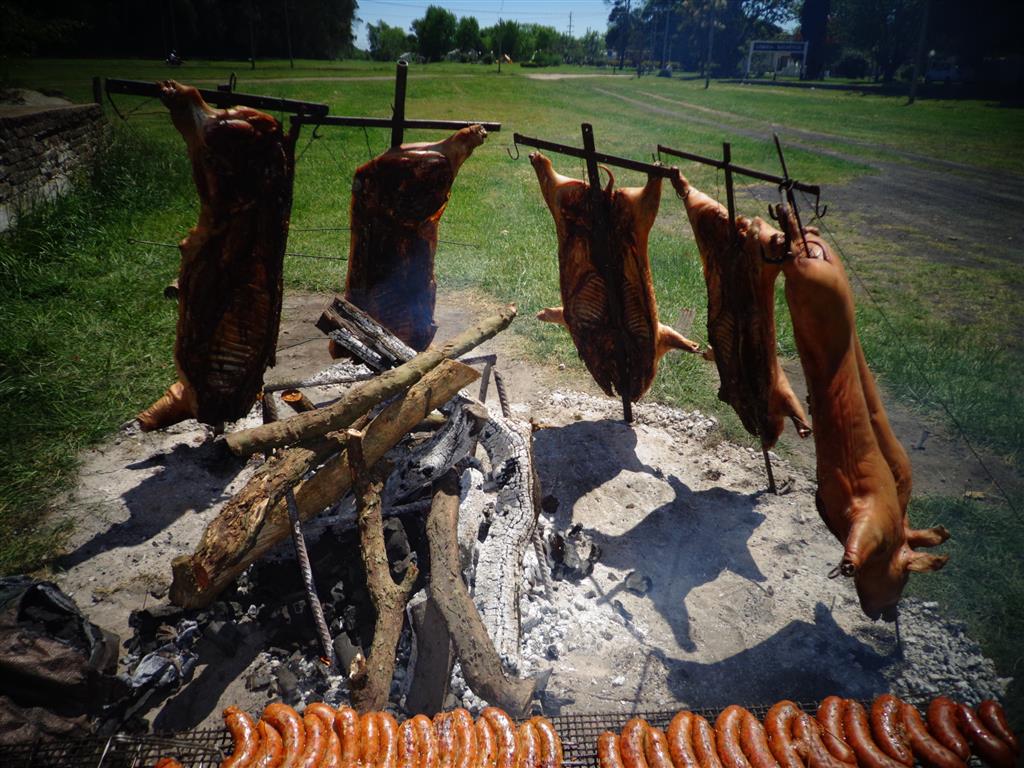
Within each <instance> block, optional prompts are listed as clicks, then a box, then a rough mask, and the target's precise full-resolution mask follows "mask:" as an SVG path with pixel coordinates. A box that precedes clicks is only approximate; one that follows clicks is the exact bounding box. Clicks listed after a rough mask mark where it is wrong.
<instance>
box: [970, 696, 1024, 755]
mask: <svg viewBox="0 0 1024 768" xmlns="http://www.w3.org/2000/svg"><path fill="white" fill-rule="evenodd" d="M978 717H980V718H981V722H983V723H984V724H985V727H986V728H988V729H989V730H990V731H992V733H993V734H995V735H996V736H998V737H999V738H1000V739H1002V740H1003V741H1005V742H1006V743H1007V745H1009V747H1010V749H1012V750H1013V753H1014V754H1015V755H1016V754H1019V753H1020V742H1019V741H1018V740H1017V734H1015V733H1014V732H1013V729H1012V728H1011V727H1010V724H1009V723H1008V722H1007V721H1006V713H1005V712H1004V711H1003V708H1002V707H1001V706H1000V705H999V702H998V701H993V700H992V699H986V700H985V701H983V702H981V704H979V705H978Z"/></svg>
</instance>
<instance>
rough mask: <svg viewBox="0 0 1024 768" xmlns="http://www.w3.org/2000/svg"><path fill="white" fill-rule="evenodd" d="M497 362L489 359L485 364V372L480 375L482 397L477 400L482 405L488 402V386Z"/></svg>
mask: <svg viewBox="0 0 1024 768" xmlns="http://www.w3.org/2000/svg"><path fill="white" fill-rule="evenodd" d="M494 363H495V360H491V359H488V360H487V362H485V363H484V370H483V372H482V373H481V374H480V396H479V397H478V398H477V399H478V400H479V401H480V402H481V403H486V402H487V385H488V383H489V382H490V380H491V371H492V370H493V369H494Z"/></svg>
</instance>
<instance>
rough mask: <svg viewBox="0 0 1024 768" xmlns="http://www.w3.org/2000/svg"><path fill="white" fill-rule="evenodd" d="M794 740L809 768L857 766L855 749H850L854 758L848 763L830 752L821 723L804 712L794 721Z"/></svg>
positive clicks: (855, 767) (851, 767) (852, 767)
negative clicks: (823, 735)
mask: <svg viewBox="0 0 1024 768" xmlns="http://www.w3.org/2000/svg"><path fill="white" fill-rule="evenodd" d="M793 741H794V743H796V744H797V745H798V749H799V750H800V753H801V755H802V756H803V758H804V760H805V761H806V762H807V765H808V767H809V768H857V762H856V760H857V758H856V756H855V755H854V754H853V750H852V749H851V750H850V756H851V757H852V758H853V759H852V760H851V761H850V762H848V763H844V762H843V761H842V760H840V759H839V758H837V757H836V756H835V755H833V754H832V753H831V752H829V751H828V747H827V746H825V742H824V741H823V740H822V728H821V725H820V724H819V723H818V721H817V720H815V719H814V718H813V717H811V716H810V715H807V714H805V713H803V712H801V713H800V715H799V716H798V717H797V718H796V719H795V720H794V721H793Z"/></svg>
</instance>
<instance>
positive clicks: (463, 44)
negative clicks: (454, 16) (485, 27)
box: [455, 16, 484, 53]
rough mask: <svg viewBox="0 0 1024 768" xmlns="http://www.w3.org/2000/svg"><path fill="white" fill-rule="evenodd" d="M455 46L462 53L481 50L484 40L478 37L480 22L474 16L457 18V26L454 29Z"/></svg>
mask: <svg viewBox="0 0 1024 768" xmlns="http://www.w3.org/2000/svg"><path fill="white" fill-rule="evenodd" d="M455 47H456V48H458V49H459V50H460V51H462V52H463V53H468V52H469V51H481V50H483V47H484V41H483V38H482V37H480V23H479V22H478V21H477V20H476V18H475V17H473V16H463V17H462V18H461V19H459V26H458V28H457V29H456V30H455Z"/></svg>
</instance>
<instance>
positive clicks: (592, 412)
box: [547, 390, 760, 455]
mask: <svg viewBox="0 0 1024 768" xmlns="http://www.w3.org/2000/svg"><path fill="white" fill-rule="evenodd" d="M547 404H548V405H550V406H553V407H554V408H556V409H558V410H561V411H563V412H565V413H569V414H571V416H572V418H573V419H574V420H577V421H579V420H581V419H584V418H585V419H590V420H592V419H595V418H610V419H619V418H621V417H622V403H621V402H619V401H618V400H612V399H610V398H602V397H595V396H594V395H588V394H585V393H583V392H573V391H570V390H555V391H554V392H552V393H551V395H550V397H549V398H548V403H547ZM633 421H634V423H636V424H644V425H649V426H656V427H659V428H661V429H664V430H665V431H666V432H669V433H671V434H672V435H673V436H675V437H678V438H681V439H684V440H703V439H704V438H706V437H707V436H708V435H709V434H711V433H712V432H714V431H715V430H716V429H718V419H716V418H715V417H713V416H707V415H705V414H703V413H701V412H700V411H698V410H693V411H681V410H679V409H678V408H673V407H671V406H668V405H662V404H661V403H634V404H633ZM759 455H760V454H759Z"/></svg>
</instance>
